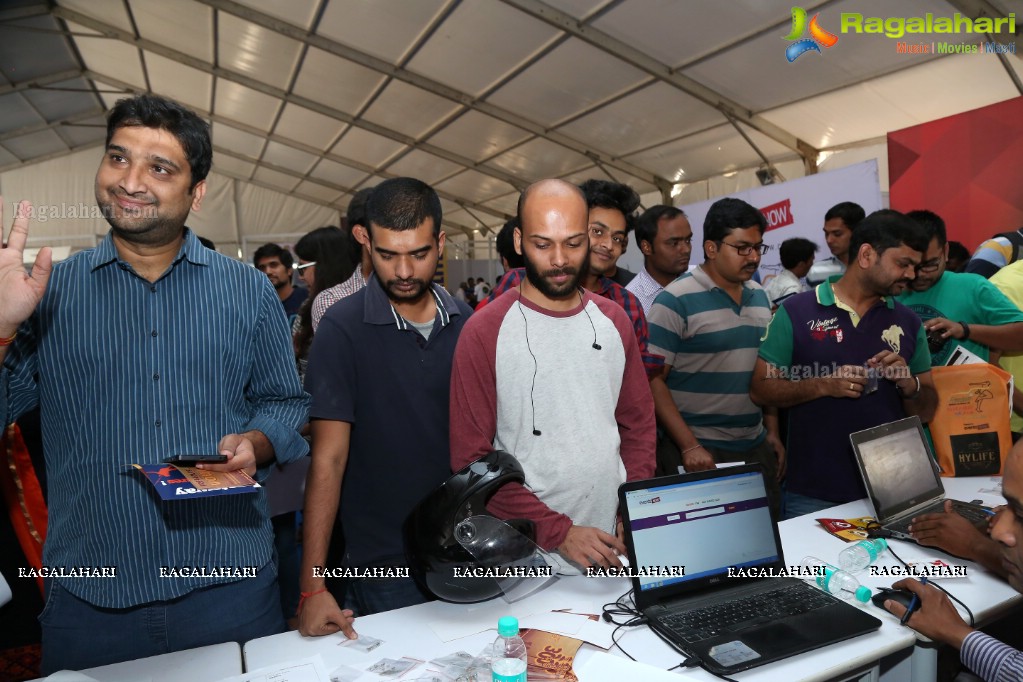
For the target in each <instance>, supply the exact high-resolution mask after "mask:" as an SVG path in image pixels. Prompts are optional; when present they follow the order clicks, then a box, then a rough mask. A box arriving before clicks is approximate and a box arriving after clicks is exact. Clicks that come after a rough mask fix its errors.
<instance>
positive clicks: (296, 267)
mask: <svg viewBox="0 0 1023 682" xmlns="http://www.w3.org/2000/svg"><path fill="white" fill-rule="evenodd" d="M313 265H316V261H314V260H311V261H309V262H308V263H301V264H299V265H296V266H295V269H296V270H298V271H302V270H305V269H306V268H308V267H312V266H313Z"/></svg>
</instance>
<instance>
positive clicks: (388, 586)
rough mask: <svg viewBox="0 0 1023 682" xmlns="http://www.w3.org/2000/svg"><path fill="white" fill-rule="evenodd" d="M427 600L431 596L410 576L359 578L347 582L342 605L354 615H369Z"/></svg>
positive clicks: (429, 599)
mask: <svg viewBox="0 0 1023 682" xmlns="http://www.w3.org/2000/svg"><path fill="white" fill-rule="evenodd" d="M428 601H433V597H431V596H429V595H427V594H426V593H425V592H423V591H422V590H420V589H419V586H418V585H417V584H416V581H415V580H414V579H412V578H359V579H357V580H353V581H352V582H351V583H349V585H348V592H346V593H345V606H344V607H345V608H346V609H351V610H352V611H354V612H355V615H356V616H369V615H372V614H374V613H380V612H381V611H393V610H394V609H400V608H403V607H405V606H414V605H416V604H425V603H426V602H428Z"/></svg>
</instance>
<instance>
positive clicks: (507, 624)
mask: <svg viewBox="0 0 1023 682" xmlns="http://www.w3.org/2000/svg"><path fill="white" fill-rule="evenodd" d="M867 592H868V594H867V599H869V598H870V594H869V592H870V590H867ZM497 634H499V635H501V636H502V637H517V636H518V634H519V619H518V618H516V617H515V616H505V617H504V618H501V619H500V620H498V621H497Z"/></svg>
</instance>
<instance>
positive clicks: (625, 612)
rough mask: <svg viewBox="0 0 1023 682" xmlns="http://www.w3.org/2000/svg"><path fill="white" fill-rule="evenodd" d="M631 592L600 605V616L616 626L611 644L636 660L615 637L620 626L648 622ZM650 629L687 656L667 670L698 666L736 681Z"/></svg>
mask: <svg viewBox="0 0 1023 682" xmlns="http://www.w3.org/2000/svg"><path fill="white" fill-rule="evenodd" d="M633 592H634V589H630V590H629V591H628V592H625V593H624V594H622V595H621V596H620V597H618V599H616V600H614V601H613V602H608V603H606V604H604V605H603V606H602V607H601V610H602V613H601V618H602V619H603V620H604V622H605V623H613V624H614V625H616V626H617V627H615V629H614V631H613V632H612V633H611V642H612V645H613V646H615V647H618V650H619V651H621V652H622V653H623V654H625V655H626V657H628V658H629V660H631V661H635V660H636V659H635V657H633V655H632V654H630V653H629V652H628V651H626V650H625V649H623V648H622V645H621V644H619V643H618V638H616V637H615V635H617V634H618V631H619V630H621V629H622V628H630V627H636V626H639V625H647V624H648V623H649V620H648V619H647V618H646V616H644V615H643V614H642V613H640V612H639V611H638V610H637V609H636V607H635V606H634V603H630V602H631V601H632V594H633ZM616 618H625V619H626V620H616ZM650 631H651V632H653V633H654V634H655V635H657V636H658V637H660V638H661V639H662V640H663V641H664V643H665V644H667V645H668V646H670V647H671V648H672V649H674V650H675V651H678V652H679V653H682V654H685V655H686V656H687V658H686V659H685V660H684V661H682V662H681V663H679V664H677V665H673V666H672V667H670V668H668V670H676V669H678V668H695V667H697V666H699V667H701V668H703V669H704V670H706V671H707V672H708V673H710V674H711V675H713V676H714V677H718V678H720V679H722V680H726V682H736V680H733V679H732V678H730V677H725V676H724V675H720V674H718V673H716V672H714V671H713V670H709V669H707V667H706V666H705V665H704V663H703V661H702V660H700V657H699V656H689V655H688V654H686V652H684V651H681V650H680V649H679V648H678V646H677V645H675V643H674V642H672V641H671V640H669V639H667V638H666V637H665V636H664V635H662V634H661V633H660V632H659V631H658V630H657V628H650Z"/></svg>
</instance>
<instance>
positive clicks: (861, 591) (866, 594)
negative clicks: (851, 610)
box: [856, 585, 871, 604]
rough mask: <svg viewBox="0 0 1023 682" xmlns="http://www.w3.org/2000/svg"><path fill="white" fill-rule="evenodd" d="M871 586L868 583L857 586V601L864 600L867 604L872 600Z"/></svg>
mask: <svg viewBox="0 0 1023 682" xmlns="http://www.w3.org/2000/svg"><path fill="white" fill-rule="evenodd" d="M870 594H871V592H870V588H869V587H867V586H866V585H860V586H859V587H857V588H856V601H859V602H863V603H864V604H866V603H867V602H868V601H870Z"/></svg>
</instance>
